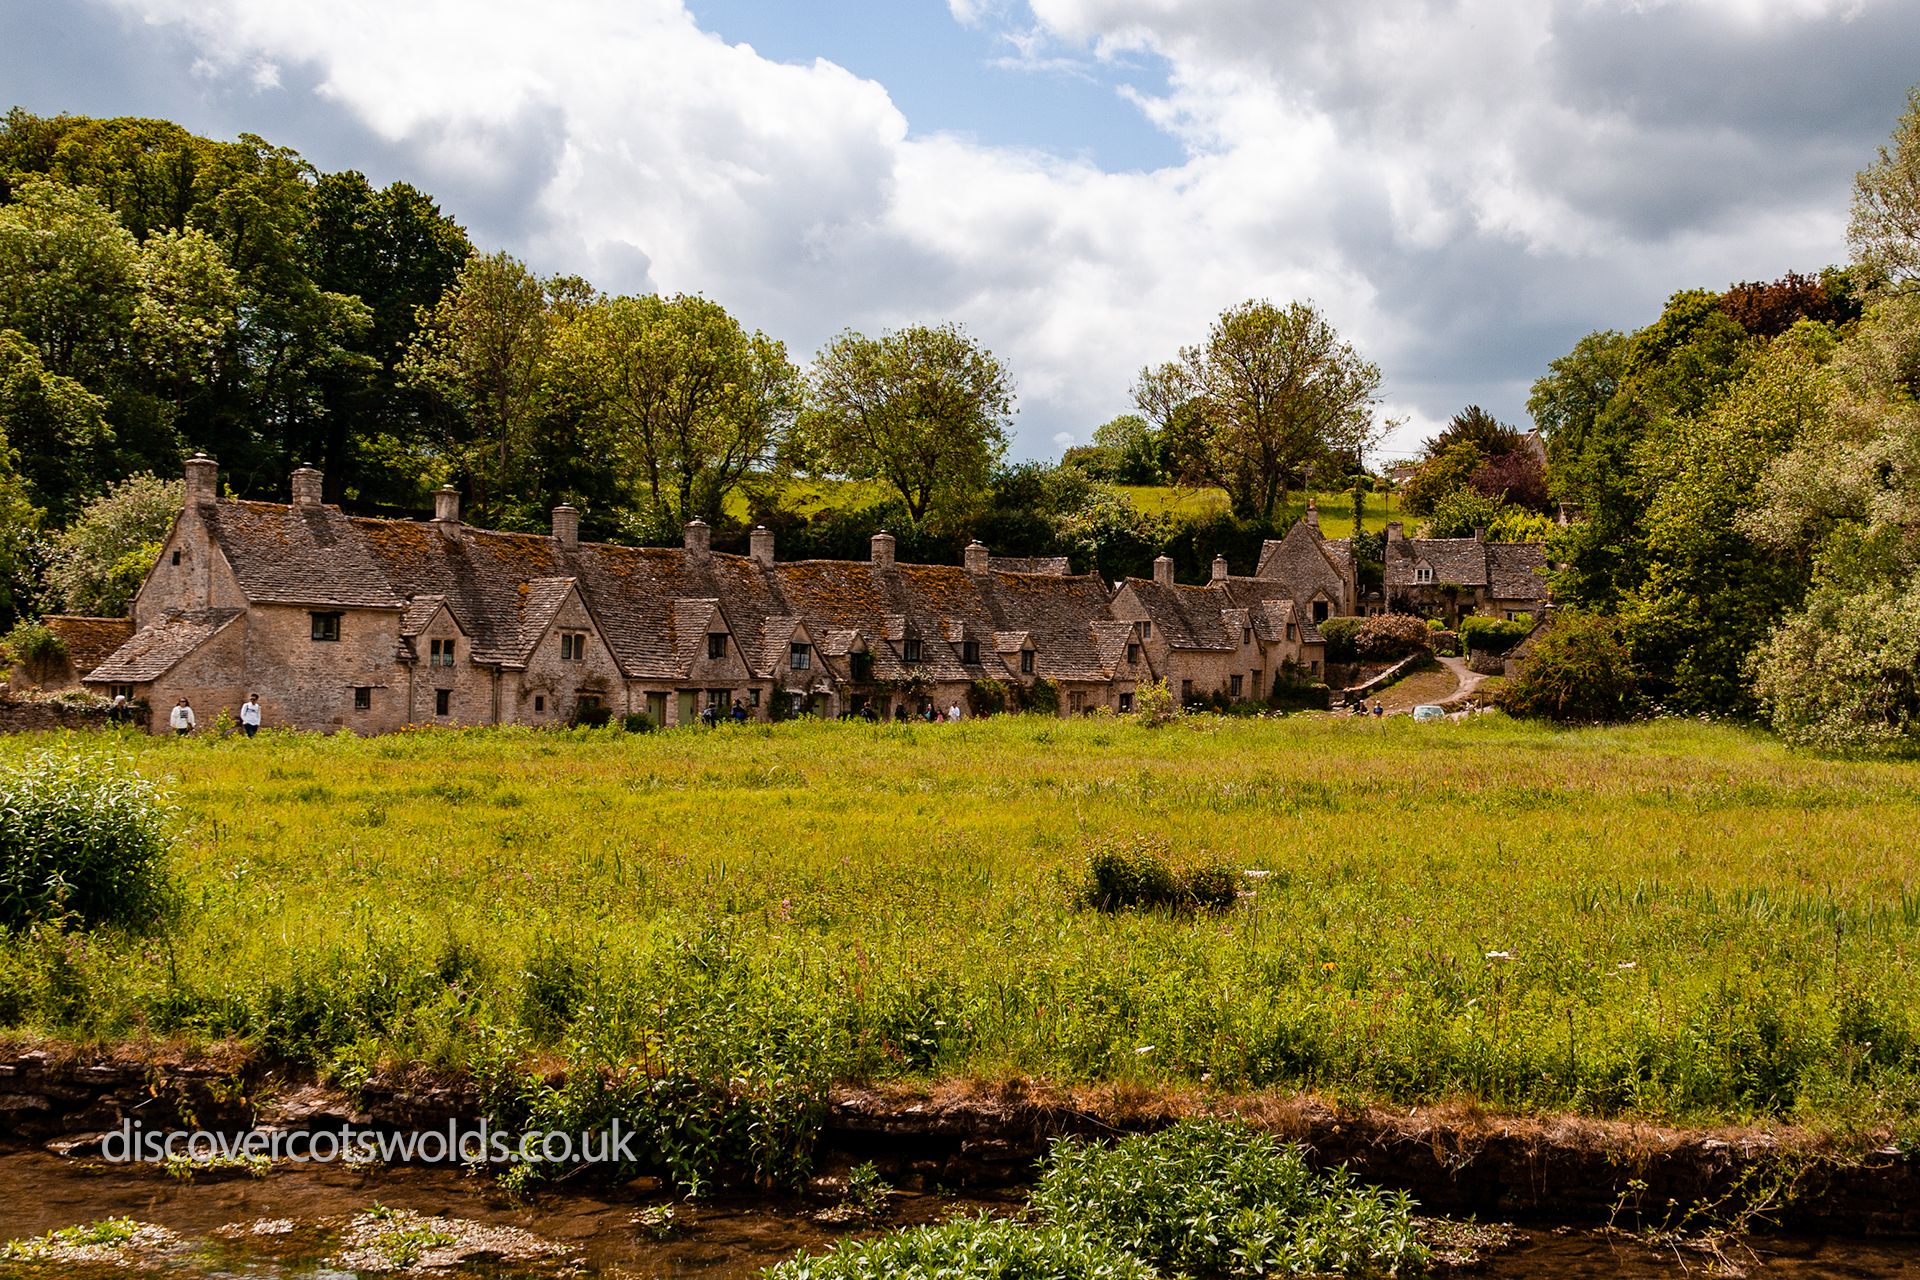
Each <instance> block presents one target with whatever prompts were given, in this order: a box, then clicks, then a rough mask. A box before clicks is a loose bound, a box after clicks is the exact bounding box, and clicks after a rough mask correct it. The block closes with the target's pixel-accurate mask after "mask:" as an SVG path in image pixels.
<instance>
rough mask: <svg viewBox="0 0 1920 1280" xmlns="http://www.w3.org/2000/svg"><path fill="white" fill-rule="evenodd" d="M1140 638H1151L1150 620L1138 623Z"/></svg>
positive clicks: (1151, 625) (1151, 627)
mask: <svg viewBox="0 0 1920 1280" xmlns="http://www.w3.org/2000/svg"><path fill="white" fill-rule="evenodd" d="M1140 638H1141V639H1142V640H1151V639H1153V624H1152V623H1151V622H1143V623H1141V624H1140Z"/></svg>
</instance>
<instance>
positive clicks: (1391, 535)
mask: <svg viewBox="0 0 1920 1280" xmlns="http://www.w3.org/2000/svg"><path fill="white" fill-rule="evenodd" d="M1406 536H1407V535H1406V532H1405V529H1404V527H1403V526H1402V525H1401V523H1400V522H1399V521H1398V520H1389V521H1387V542H1388V543H1389V544H1392V543H1395V542H1404V541H1405V540H1406Z"/></svg>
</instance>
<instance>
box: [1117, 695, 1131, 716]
mask: <svg viewBox="0 0 1920 1280" xmlns="http://www.w3.org/2000/svg"><path fill="white" fill-rule="evenodd" d="M1132 710H1133V695H1132V694H1131V693H1123V694H1121V695H1120V712H1121V714H1122V715H1125V714H1126V713H1127V712H1129V711H1132Z"/></svg>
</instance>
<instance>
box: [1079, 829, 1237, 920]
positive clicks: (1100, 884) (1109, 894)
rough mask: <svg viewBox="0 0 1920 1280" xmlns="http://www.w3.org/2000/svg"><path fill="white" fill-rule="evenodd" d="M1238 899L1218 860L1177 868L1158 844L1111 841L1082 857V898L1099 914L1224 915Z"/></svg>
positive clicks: (1233, 880) (1232, 874) (1232, 877)
mask: <svg viewBox="0 0 1920 1280" xmlns="http://www.w3.org/2000/svg"><path fill="white" fill-rule="evenodd" d="M1239 896H1240V876H1239V874H1238V873H1237V872H1236V871H1234V870H1233V868H1231V867H1229V866H1227V865H1226V864H1225V863H1223V862H1220V861H1219V860H1218V859H1213V858H1203V859H1196V860H1193V861H1190V862H1187V863H1186V864H1184V865H1182V866H1179V867H1176V866H1175V865H1174V864H1173V861H1172V859H1170V858H1169V857H1168V855H1167V849H1166V845H1165V844H1164V843H1162V842H1161V841H1158V840H1153V839H1149V838H1146V837H1136V838H1134V839H1133V840H1130V841H1124V842H1123V841H1118V840H1110V841H1107V842H1105V843H1103V844H1101V845H1099V846H1098V847H1096V848H1095V849H1094V850H1093V852H1092V853H1091V854H1090V855H1088V857H1087V880H1086V884H1085V885H1084V886H1083V888H1082V890H1081V894H1080V897H1081V900H1082V901H1083V902H1085V903H1086V905H1088V906H1090V907H1093V908H1095V909H1097V910H1100V911H1119V910H1122V909H1124V908H1128V907H1168V908H1172V909H1174V910H1178V911H1191V910H1202V911H1223V910H1225V909H1226V908H1228V907H1230V906H1232V905H1233V903H1234V900H1235V899H1236V898H1238V897H1239Z"/></svg>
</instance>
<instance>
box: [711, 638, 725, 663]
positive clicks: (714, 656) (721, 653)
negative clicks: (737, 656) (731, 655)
mask: <svg viewBox="0 0 1920 1280" xmlns="http://www.w3.org/2000/svg"><path fill="white" fill-rule="evenodd" d="M726 656H727V633H726V632H724V631H711V632H708V633H707V661H709V662H718V661H720V660H721V659H722V658H724V657H726Z"/></svg>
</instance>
